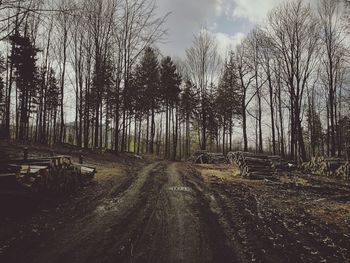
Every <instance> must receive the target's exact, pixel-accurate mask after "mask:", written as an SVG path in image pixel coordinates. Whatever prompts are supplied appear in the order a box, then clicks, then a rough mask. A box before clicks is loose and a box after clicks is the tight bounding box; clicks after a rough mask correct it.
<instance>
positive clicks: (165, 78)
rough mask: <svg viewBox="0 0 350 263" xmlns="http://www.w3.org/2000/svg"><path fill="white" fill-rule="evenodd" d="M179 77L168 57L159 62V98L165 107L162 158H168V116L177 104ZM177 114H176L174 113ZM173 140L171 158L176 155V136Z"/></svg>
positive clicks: (179, 90)
mask: <svg viewBox="0 0 350 263" xmlns="http://www.w3.org/2000/svg"><path fill="white" fill-rule="evenodd" d="M180 84H181V76H180V75H179V74H178V73H177V69H176V66H175V65H174V63H173V61H172V60H171V58H170V57H165V58H164V59H163V60H162V62H161V68H160V85H161V97H162V100H163V103H164V106H165V115H166V117H165V119H166V120H165V122H166V124H165V150H164V157H165V158H169V157H170V121H169V119H170V118H169V116H170V114H171V113H172V112H173V108H174V107H176V106H178V104H179V94H180V92H181V89H180ZM176 114H177V112H176ZM176 119H177V118H176ZM173 136H174V139H173V144H174V145H173V158H174V159H175V155H176V145H177V136H176V135H174V134H173Z"/></svg>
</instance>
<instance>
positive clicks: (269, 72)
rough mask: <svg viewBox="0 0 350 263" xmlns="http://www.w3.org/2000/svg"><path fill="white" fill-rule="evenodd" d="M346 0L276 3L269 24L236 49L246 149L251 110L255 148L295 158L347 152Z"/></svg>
mask: <svg viewBox="0 0 350 263" xmlns="http://www.w3.org/2000/svg"><path fill="white" fill-rule="evenodd" d="M348 5H349V4H348V2H345V1H330V0H320V1H319V2H318V3H317V7H315V6H313V7H311V6H310V5H309V4H307V3H305V2H304V1H301V0H297V1H288V2H287V3H284V4H282V5H280V6H279V7H277V8H275V9H274V10H272V11H271V12H270V13H269V15H268V18H267V21H266V22H265V24H264V25H261V26H257V27H256V28H255V29H253V30H252V31H251V33H250V34H249V35H248V36H247V37H246V38H245V39H244V40H243V41H242V43H241V45H239V46H238V47H237V48H236V49H235V51H234V54H231V56H233V60H234V61H235V67H236V71H235V72H236V76H237V77H238V81H239V85H240V88H241V92H242V94H243V97H242V101H241V102H242V103H241V104H242V118H243V137H244V147H243V148H244V150H248V139H247V135H246V130H247V129H246V117H247V115H250V117H251V118H252V119H253V120H254V121H255V147H254V148H255V149H256V150H257V151H258V152H263V151H268V152H270V153H273V154H279V155H281V156H286V155H287V156H289V157H290V158H292V159H294V160H296V161H305V160H306V159H308V158H309V157H310V156H315V155H327V156H333V157H335V156H339V157H342V156H344V155H345V154H346V152H347V150H348V147H349V146H350V141H349V140H350V137H349V127H350V125H349V124H350V122H349V114H348V110H349V90H348V82H347V80H348V73H349V72H348V62H349V61H348V55H349V50H350V49H349V41H348V39H349V35H348V29H349V28H348V23H349V12H348V8H349V6H348ZM252 97H254V99H252ZM252 100H255V104H254V105H250V104H251V103H252ZM267 113H269V114H267ZM266 116H268V117H266ZM264 123H265V125H264ZM263 126H265V127H267V129H263Z"/></svg>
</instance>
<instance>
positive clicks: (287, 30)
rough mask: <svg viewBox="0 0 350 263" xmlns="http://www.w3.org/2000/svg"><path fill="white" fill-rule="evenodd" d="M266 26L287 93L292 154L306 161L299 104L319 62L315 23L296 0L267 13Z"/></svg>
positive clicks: (309, 12)
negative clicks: (267, 26) (267, 22)
mask: <svg viewBox="0 0 350 263" xmlns="http://www.w3.org/2000/svg"><path fill="white" fill-rule="evenodd" d="M269 29H270V30H271V31H270V32H271V39H272V40H273V45H274V48H275V49H276V50H277V51H278V57H279V59H280V60H281V62H282V69H283V73H284V74H283V76H284V80H285V82H286V83H287V86H288V91H289V95H290V111H291V142H290V145H291V155H292V157H293V158H295V159H296V160H299V159H298V158H297V156H300V159H301V160H303V161H305V160H306V149H305V143H304V138H303V128H302V127H303V126H302V114H301V107H302V104H303V99H304V97H303V95H304V91H305V87H306V84H307V83H308V81H309V79H310V76H311V73H312V72H313V71H314V69H315V68H316V67H315V65H316V63H317V61H318V60H317V53H318V52H317V50H318V48H319V27H318V23H317V20H316V19H315V17H314V16H313V14H312V12H311V9H310V6H308V5H306V4H304V3H303V1H301V0H298V1H294V2H287V3H285V4H283V5H282V6H280V7H278V8H277V9H275V10H274V11H273V12H272V13H271V14H270V16H269Z"/></svg>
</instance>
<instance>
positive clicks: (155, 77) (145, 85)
mask: <svg viewBox="0 0 350 263" xmlns="http://www.w3.org/2000/svg"><path fill="white" fill-rule="evenodd" d="M138 77H139V81H140V83H138V84H139V85H140V87H141V88H142V89H144V93H145V100H144V101H143V103H144V109H145V112H147V115H148V114H149V113H150V114H151V132H150V139H149V148H148V152H149V153H151V154H153V153H154V147H153V146H154V136H155V113H156V111H157V110H158V109H159V108H160V106H159V102H160V99H161V96H160V92H159V87H160V85H159V84H160V83H159V81H160V76H159V64H158V59H157V55H156V53H155V50H154V49H153V48H151V47H147V48H146V49H145V52H144V55H143V57H142V59H141V62H140V72H139V76H138ZM147 131H148V127H147ZM147 137H148V136H147ZM147 140H148V138H147Z"/></svg>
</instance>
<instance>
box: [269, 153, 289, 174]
mask: <svg viewBox="0 0 350 263" xmlns="http://www.w3.org/2000/svg"><path fill="white" fill-rule="evenodd" d="M268 158H269V160H270V161H271V163H272V168H273V169H275V171H276V172H286V171H290V170H293V169H294V168H296V167H295V165H294V164H292V163H290V162H288V161H286V160H284V159H283V158H282V157H281V156H278V155H276V156H269V157H268Z"/></svg>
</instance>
